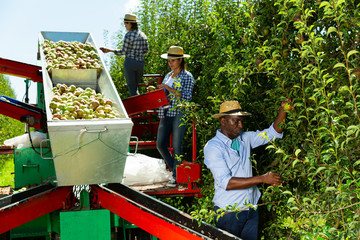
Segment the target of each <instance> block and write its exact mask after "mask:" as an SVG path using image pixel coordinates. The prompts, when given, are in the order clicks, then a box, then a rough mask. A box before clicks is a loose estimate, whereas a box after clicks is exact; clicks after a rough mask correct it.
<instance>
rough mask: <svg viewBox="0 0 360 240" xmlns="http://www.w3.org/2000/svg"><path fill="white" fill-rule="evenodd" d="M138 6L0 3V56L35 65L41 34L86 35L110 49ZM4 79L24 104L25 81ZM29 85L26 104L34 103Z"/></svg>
mask: <svg viewBox="0 0 360 240" xmlns="http://www.w3.org/2000/svg"><path fill="white" fill-rule="evenodd" d="M138 5H139V0H102V1H99V0H61V1H53V0H31V1H29V0H0V57H1V58H5V59H10V60H14V61H18V62H24V63H28V64H33V65H36V60H37V59H36V58H37V51H38V48H37V45H38V39H39V32H41V31H55V32H88V33H90V34H91V36H92V38H93V40H94V41H95V44H96V46H97V47H98V48H99V47H101V46H106V47H114V44H115V43H114V41H113V40H112V39H113V37H114V36H115V34H116V32H118V31H119V30H125V27H124V24H123V19H124V16H125V14H126V13H132V12H134V11H135V10H137V7H138ZM105 31H106V32H108V35H107V37H106V38H105V37H104V32H105ZM100 52H101V51H100ZM101 54H102V57H103V59H107V58H108V56H105V55H104V54H103V53H101ZM6 76H7V77H8V79H9V81H10V83H11V87H12V89H13V90H14V91H15V94H16V99H18V100H20V101H24V95H25V82H24V81H25V78H19V77H15V76H9V75H6ZM30 82H31V86H30V90H29V94H30V95H29V98H30V101H29V102H30V103H36V94H37V90H36V83H35V82H32V81H30ZM0 95H2V93H0Z"/></svg>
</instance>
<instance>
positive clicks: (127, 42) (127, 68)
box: [100, 14, 149, 96]
mask: <svg viewBox="0 0 360 240" xmlns="http://www.w3.org/2000/svg"><path fill="white" fill-rule="evenodd" d="M137 23H138V22H137V21H136V16H135V15H134V14H126V15H125V18H124V24H125V27H126V30H127V31H128V32H127V33H126V34H125V37H124V41H123V46H122V48H121V49H120V50H113V49H108V48H104V47H101V48H100V50H101V51H103V52H104V53H108V52H113V53H115V54H116V55H125V61H124V75H125V79H126V84H127V87H128V89H129V92H130V96H134V95H138V94H139V92H138V89H137V87H138V84H139V82H140V80H141V78H142V76H143V74H144V54H145V53H147V52H148V51H149V46H148V41H147V37H146V35H145V34H144V33H143V32H141V31H140V30H139V29H138V26H137Z"/></svg>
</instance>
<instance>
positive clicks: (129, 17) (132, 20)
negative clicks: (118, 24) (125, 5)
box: [124, 13, 137, 23]
mask: <svg viewBox="0 0 360 240" xmlns="http://www.w3.org/2000/svg"><path fill="white" fill-rule="evenodd" d="M124 22H129V23H137V21H136V15H134V14H131V13H127V14H125V17H124Z"/></svg>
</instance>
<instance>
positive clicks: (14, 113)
mask: <svg viewBox="0 0 360 240" xmlns="http://www.w3.org/2000/svg"><path fill="white" fill-rule="evenodd" d="M20 103H21V102H20ZM24 105H25V103H21V105H16V104H15V105H14V104H12V103H9V102H6V101H0V114H3V115H6V116H8V117H11V118H13V119H16V120H19V121H23V117H24V116H33V117H34V118H35V121H36V123H35V124H34V125H30V126H31V127H34V128H36V129H42V126H41V119H42V117H43V115H42V114H41V113H40V112H34V111H32V110H31V109H30V108H25V107H24Z"/></svg>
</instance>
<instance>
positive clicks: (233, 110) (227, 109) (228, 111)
mask: <svg viewBox="0 0 360 240" xmlns="http://www.w3.org/2000/svg"><path fill="white" fill-rule="evenodd" d="M227 115H233V116H248V115H251V113H248V112H244V111H243V109H242V108H241V106H240V104H239V102H238V101H225V102H223V103H222V104H221V105H220V112H219V113H217V114H214V115H213V116H212V117H213V118H219V117H223V116H227Z"/></svg>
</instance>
